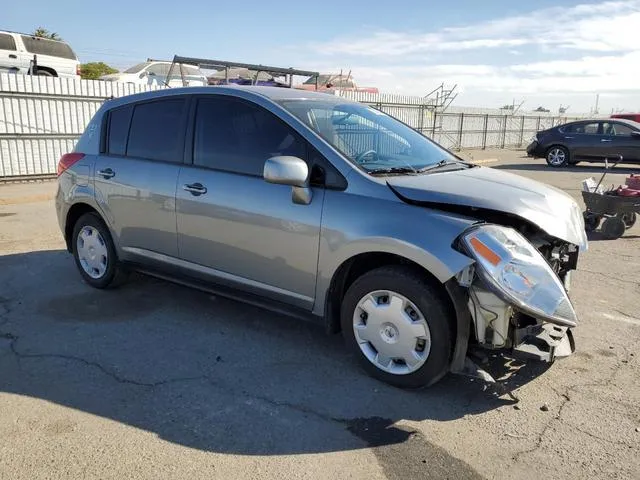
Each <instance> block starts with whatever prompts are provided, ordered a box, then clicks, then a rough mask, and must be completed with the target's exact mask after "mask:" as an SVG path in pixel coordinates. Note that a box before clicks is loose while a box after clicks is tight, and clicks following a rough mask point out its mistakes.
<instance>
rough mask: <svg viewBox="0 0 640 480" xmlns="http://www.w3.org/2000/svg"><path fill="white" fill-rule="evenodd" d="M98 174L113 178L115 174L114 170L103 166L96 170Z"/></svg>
mask: <svg viewBox="0 0 640 480" xmlns="http://www.w3.org/2000/svg"><path fill="white" fill-rule="evenodd" d="M98 175H100V176H101V177H102V178H113V177H115V176H116V172H114V171H113V170H111V169H110V168H105V169H104V170H98Z"/></svg>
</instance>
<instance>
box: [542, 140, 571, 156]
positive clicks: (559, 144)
mask: <svg viewBox="0 0 640 480" xmlns="http://www.w3.org/2000/svg"><path fill="white" fill-rule="evenodd" d="M552 148H564V149H565V150H566V151H567V153H570V152H569V149H568V148H567V147H566V146H565V145H562V144H561V143H554V144H553V145H549V146H548V147H547V149H546V150H545V151H544V156H545V157H546V156H547V155H548V154H549V151H550V150H551V149H552Z"/></svg>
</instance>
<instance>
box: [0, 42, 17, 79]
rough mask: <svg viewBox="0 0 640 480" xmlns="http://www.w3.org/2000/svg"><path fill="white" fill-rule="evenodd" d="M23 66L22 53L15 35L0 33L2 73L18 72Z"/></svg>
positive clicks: (0, 69)
mask: <svg viewBox="0 0 640 480" xmlns="http://www.w3.org/2000/svg"><path fill="white" fill-rule="evenodd" d="M20 68H21V59H20V53H19V52H18V48H17V46H16V41H15V40H14V38H13V36H12V35H10V34H8V33H0V73H6V72H13V73H15V72H18V71H19V70H20Z"/></svg>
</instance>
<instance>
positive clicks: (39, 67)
mask: <svg viewBox="0 0 640 480" xmlns="http://www.w3.org/2000/svg"><path fill="white" fill-rule="evenodd" d="M38 70H44V71H45V72H49V73H50V74H51V75H53V76H54V77H57V76H58V72H56V71H55V70H54V69H53V68H51V67H41V66H40V65H38Z"/></svg>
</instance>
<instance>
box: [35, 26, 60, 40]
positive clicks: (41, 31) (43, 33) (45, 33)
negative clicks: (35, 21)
mask: <svg viewBox="0 0 640 480" xmlns="http://www.w3.org/2000/svg"><path fill="white" fill-rule="evenodd" d="M32 35H33V36H34V37H40V38H48V39H49V40H62V38H60V35H58V34H57V33H56V32H50V31H49V30H47V29H46V28H43V27H38V28H36V29H35V31H34V32H33V33H32Z"/></svg>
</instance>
